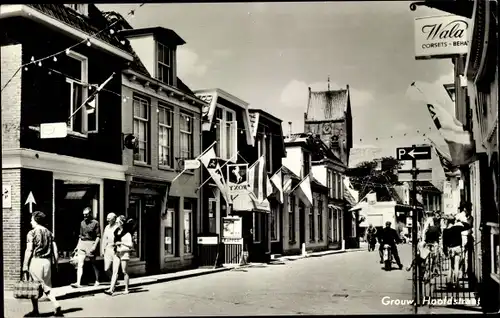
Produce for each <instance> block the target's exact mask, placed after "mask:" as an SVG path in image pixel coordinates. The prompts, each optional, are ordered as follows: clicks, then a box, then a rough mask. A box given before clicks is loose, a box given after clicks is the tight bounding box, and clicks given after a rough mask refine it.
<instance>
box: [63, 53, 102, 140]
mask: <svg viewBox="0 0 500 318" xmlns="http://www.w3.org/2000/svg"><path fill="white" fill-rule="evenodd" d="M67 56H68V57H69V58H71V59H73V60H75V61H78V62H80V80H77V79H74V78H71V77H66V83H68V84H69V85H70V101H69V103H70V104H69V116H71V115H72V114H73V112H74V111H75V110H76V109H77V108H78V107H80V106H81V105H74V100H73V98H74V89H75V88H74V87H75V84H76V85H80V86H81V87H82V103H83V102H84V101H85V100H86V99H87V98H88V96H89V59H88V57H87V56H85V55H83V54H80V53H77V52H75V51H72V50H69V51H68V53H67ZM95 105H96V107H95V110H94V112H95V114H96V118H95V120H96V129H95V130H91V131H89V129H88V126H89V125H88V117H89V113H87V108H86V107H85V106H84V107H82V108H80V110H79V111H78V112H80V111H81V112H82V116H81V121H82V122H81V127H82V129H81V130H82V131H77V130H74V120H75V118H76V114H78V112H77V113H75V114H74V115H73V117H71V118H70V119H69V120H68V121H69V125H68V128H69V130H70V131H71V132H73V133H77V134H81V135H85V136H86V135H87V134H88V133H94V132H97V131H98V115H97V114H98V100H97V95H96V100H95ZM69 116H68V117H69Z"/></svg>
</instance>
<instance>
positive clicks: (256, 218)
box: [253, 212, 262, 243]
mask: <svg viewBox="0 0 500 318" xmlns="http://www.w3.org/2000/svg"><path fill="white" fill-rule="evenodd" d="M253 241H254V243H260V242H261V241H262V213H260V212H254V213H253Z"/></svg>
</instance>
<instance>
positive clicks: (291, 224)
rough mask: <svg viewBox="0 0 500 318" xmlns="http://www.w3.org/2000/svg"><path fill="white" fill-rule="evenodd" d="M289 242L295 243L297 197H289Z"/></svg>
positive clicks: (291, 195)
mask: <svg viewBox="0 0 500 318" xmlns="http://www.w3.org/2000/svg"><path fill="white" fill-rule="evenodd" d="M287 212H288V240H289V241H290V242H295V196H294V195H293V194H290V195H288V208H287Z"/></svg>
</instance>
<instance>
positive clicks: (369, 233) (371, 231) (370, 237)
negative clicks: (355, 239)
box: [365, 223, 377, 252]
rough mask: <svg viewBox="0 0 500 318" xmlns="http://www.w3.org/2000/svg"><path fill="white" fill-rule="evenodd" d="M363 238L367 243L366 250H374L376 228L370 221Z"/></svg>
mask: <svg viewBox="0 0 500 318" xmlns="http://www.w3.org/2000/svg"><path fill="white" fill-rule="evenodd" d="M365 240H366V242H367V243H368V252H371V251H374V250H375V244H376V243H377V229H376V228H375V227H374V226H373V224H371V223H370V225H368V228H367V229H366V235H365Z"/></svg>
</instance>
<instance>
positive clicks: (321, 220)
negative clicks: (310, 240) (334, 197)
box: [318, 200, 323, 241]
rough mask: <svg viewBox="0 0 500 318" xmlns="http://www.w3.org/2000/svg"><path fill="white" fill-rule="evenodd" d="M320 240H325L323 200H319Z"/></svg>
mask: <svg viewBox="0 0 500 318" xmlns="http://www.w3.org/2000/svg"><path fill="white" fill-rule="evenodd" d="M318 241H323V201H322V200H318Z"/></svg>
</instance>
